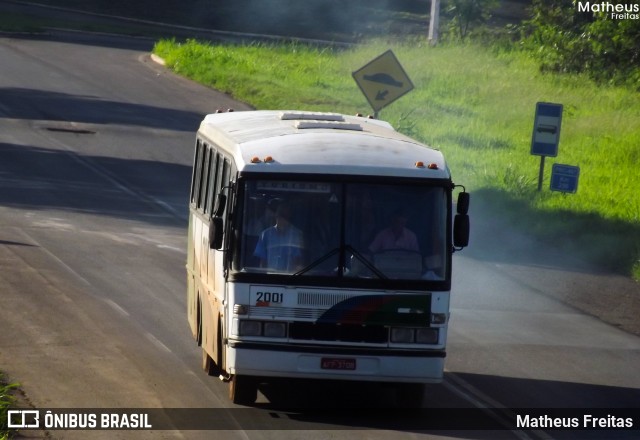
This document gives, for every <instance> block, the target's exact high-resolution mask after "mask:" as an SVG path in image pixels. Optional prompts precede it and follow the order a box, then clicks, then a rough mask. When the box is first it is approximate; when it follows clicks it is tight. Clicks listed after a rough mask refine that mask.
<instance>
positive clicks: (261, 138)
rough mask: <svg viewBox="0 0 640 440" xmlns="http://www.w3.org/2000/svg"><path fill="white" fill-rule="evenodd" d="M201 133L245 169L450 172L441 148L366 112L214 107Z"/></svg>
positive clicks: (431, 175) (429, 175) (444, 174)
mask: <svg viewBox="0 0 640 440" xmlns="http://www.w3.org/2000/svg"><path fill="white" fill-rule="evenodd" d="M199 133H200V135H202V136H204V137H205V138H208V139H209V140H210V141H212V142H213V143H215V144H216V145H217V146H218V147H221V148H222V149H224V150H225V151H227V152H228V153H229V154H231V155H232V156H233V157H234V159H235V161H236V166H237V168H238V171H240V172H241V173H249V172H251V173H254V172H255V173H262V172H264V173H276V172H281V173H305V174H307V173H317V174H347V175H371V176H397V177H417V178H430V179H450V178H451V176H450V173H449V169H448V167H447V165H446V163H445V161H444V157H443V155H442V153H440V152H439V151H437V150H434V149H431V148H429V147H428V146H426V145H424V144H421V143H420V142H418V141H416V140H414V139H411V138H409V137H407V136H404V135H402V134H400V133H398V132H397V131H395V130H394V129H393V128H392V127H391V125H390V124H388V123H387V122H384V121H380V120H375V119H369V118H364V117H358V116H347V115H342V114H338V113H312V112H300V111H275V110H260V111H240V112H227V113H216V114H210V115H207V116H206V117H205V119H204V120H203V121H202V123H201V125H200V130H199ZM268 158H271V160H269V159H268Z"/></svg>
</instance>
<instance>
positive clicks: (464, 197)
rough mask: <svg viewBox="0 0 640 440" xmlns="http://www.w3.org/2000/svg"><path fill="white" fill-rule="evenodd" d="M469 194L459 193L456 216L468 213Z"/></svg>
mask: <svg viewBox="0 0 640 440" xmlns="http://www.w3.org/2000/svg"><path fill="white" fill-rule="evenodd" d="M469 198H470V197H469V193H468V192H461V193H460V194H458V203H457V204H456V205H457V210H458V214H468V213H469Z"/></svg>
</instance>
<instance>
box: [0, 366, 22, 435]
mask: <svg viewBox="0 0 640 440" xmlns="http://www.w3.org/2000/svg"><path fill="white" fill-rule="evenodd" d="M16 388H18V384H16V383H9V382H7V381H6V378H5V376H4V374H3V373H2V372H0V440H8V439H9V438H11V436H12V435H13V432H12V431H11V430H10V429H9V424H8V419H7V411H8V410H9V408H10V407H11V405H13V404H14V402H15V397H14V396H13V394H12V391H13V390H15V389H16Z"/></svg>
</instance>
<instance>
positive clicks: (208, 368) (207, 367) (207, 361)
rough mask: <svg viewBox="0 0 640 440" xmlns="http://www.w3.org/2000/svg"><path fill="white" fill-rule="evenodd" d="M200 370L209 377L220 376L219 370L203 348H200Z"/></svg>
mask: <svg viewBox="0 0 640 440" xmlns="http://www.w3.org/2000/svg"><path fill="white" fill-rule="evenodd" d="M202 369H203V370H204V371H205V373H207V374H208V375H209V376H219V375H220V369H219V368H218V366H217V365H216V363H215V362H214V361H213V359H211V356H209V353H207V351H206V350H205V349H204V347H202Z"/></svg>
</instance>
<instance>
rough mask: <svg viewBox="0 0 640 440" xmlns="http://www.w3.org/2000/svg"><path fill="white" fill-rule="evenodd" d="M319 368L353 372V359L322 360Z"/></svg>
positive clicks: (354, 367)
mask: <svg viewBox="0 0 640 440" xmlns="http://www.w3.org/2000/svg"><path fill="white" fill-rule="evenodd" d="M320 368H322V369H323V370H355V369H356V360H355V359H344V358H322V360H321V361H320Z"/></svg>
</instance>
